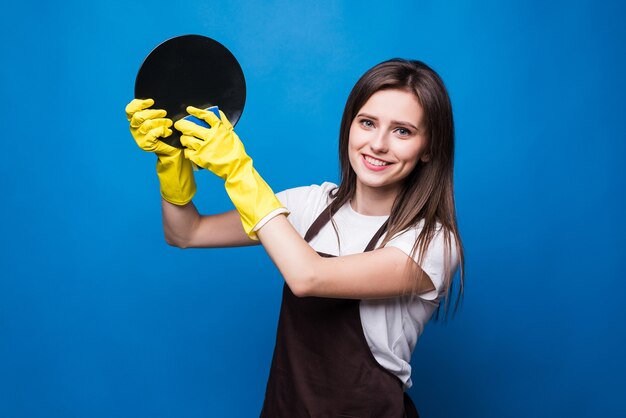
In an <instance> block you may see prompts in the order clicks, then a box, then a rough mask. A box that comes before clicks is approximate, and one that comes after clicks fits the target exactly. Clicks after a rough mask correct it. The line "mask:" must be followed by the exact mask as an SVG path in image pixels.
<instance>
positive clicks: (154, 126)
mask: <svg viewBox="0 0 626 418" xmlns="http://www.w3.org/2000/svg"><path fill="white" fill-rule="evenodd" d="M152 104H153V102H152V101H151V100H133V102H131V103H130V104H129V105H128V107H127V109H126V110H127V114H128V118H129V121H130V124H131V132H132V134H133V136H134V138H135V140H136V141H137V143H138V144H139V146H140V147H141V148H143V149H144V150H148V151H153V152H155V153H156V154H157V157H158V158H157V173H158V175H159V178H160V180H161V194H162V196H163V205H162V209H163V226H164V230H165V237H166V240H167V242H168V243H170V244H171V245H174V246H177V247H181V248H187V247H225V246H237V245H251V244H256V243H258V242H259V241H260V243H261V244H262V245H263V246H264V247H265V249H266V251H267V252H268V254H269V255H270V257H271V258H272V260H273V261H274V263H275V264H276V266H277V267H278V269H279V270H280V272H281V274H282V275H283V277H284V279H285V282H286V285H285V286H284V291H283V301H282V306H281V313H280V319H279V324H278V331H277V337H276V347H275V351H274V357H273V361H272V366H271V370H270V376H269V380H268V384H267V388H266V396H265V402H264V406H263V411H262V413H261V415H262V416H263V417H310V416H314V417H317V416H320V417H322V416H323V417H326V416H339V417H366V416H367V417H404V416H408V417H411V416H417V412H416V410H415V407H414V406H413V405H412V403H411V401H410V399H409V398H408V396H406V395H405V394H404V390H405V389H407V388H408V387H410V386H411V378H410V375H411V367H410V364H409V363H410V359H411V353H412V352H413V349H414V347H415V344H416V342H417V339H418V337H419V335H420V334H421V332H422V330H423V328H424V325H425V324H426V322H427V321H428V320H429V319H430V317H431V316H432V314H433V312H434V311H435V310H436V309H437V307H438V306H439V305H440V303H445V302H447V301H448V295H449V293H450V288H451V284H452V278H453V276H454V273H455V271H456V269H457V267H458V266H459V265H460V266H461V283H460V285H461V286H460V288H459V296H460V295H461V294H462V285H463V269H462V267H463V249H462V245H461V240H460V236H459V232H458V228H457V223H456V214H455V207H454V195H453V182H452V180H453V176H452V173H453V157H454V127H453V119H452V109H451V105H450V100H449V97H448V94H447V91H446V89H445V86H444V84H443V82H442V81H441V79H440V78H439V76H438V75H437V74H436V73H435V72H434V71H433V70H432V69H430V68H429V67H428V66H426V65H425V64H424V63H422V62H420V61H408V60H401V59H394V60H390V61H386V62H383V63H381V64H378V65H376V66H375V67H373V68H372V69H370V70H369V71H367V72H366V73H365V74H364V75H363V76H362V77H361V78H360V79H359V81H358V82H357V83H356V85H355V86H354V88H353V90H352V92H351V93H350V96H349V97H348V101H347V104H346V107H345V110H344V114H343V118H342V121H341V128H340V135H339V158H340V162H341V183H340V184H339V185H338V186H336V185H334V184H332V183H323V184H321V185H313V186H308V187H300V188H295V189H290V190H286V191H283V192H281V193H278V195H277V196H275V195H274V194H273V192H272V190H271V189H270V188H269V186H268V185H267V184H266V183H265V182H264V181H263V179H262V178H261V176H260V175H259V174H258V173H257V172H256V170H255V169H254V167H253V166H252V160H251V159H250V157H249V156H248V155H247V154H246V153H245V150H244V148H243V145H242V143H241V141H240V140H239V138H238V137H237V135H236V134H235V133H234V131H233V129H232V126H231V125H230V123H229V122H228V120H227V119H226V117H225V116H224V114H221V119H219V118H217V117H216V116H215V115H214V114H213V113H212V112H208V111H204V110H201V109H196V108H192V107H190V108H188V112H189V113H190V114H192V115H194V116H196V117H198V118H201V119H203V120H205V121H206V122H207V123H209V125H210V126H211V128H210V129H208V128H203V127H200V126H198V125H196V124H194V123H193V122H190V121H187V120H180V121H178V122H176V124H175V125H174V128H175V129H178V130H179V131H181V132H182V134H183V135H182V136H181V142H182V143H183V145H184V146H185V147H186V149H185V150H184V151H182V150H179V149H175V148H172V147H170V146H168V145H166V144H164V143H163V142H161V141H159V138H160V137H166V136H168V135H170V134H171V132H172V131H171V129H170V128H171V126H172V121H171V120H169V119H167V118H166V115H165V112H164V111H162V110H153V109H150V108H149V107H150V106H151V105H152ZM190 161H193V162H194V163H195V164H197V165H198V166H201V167H204V168H206V169H208V170H211V171H212V172H213V173H215V174H217V175H218V176H220V177H222V178H223V179H224V180H225V187H226V190H227V192H228V194H229V196H230V198H231V200H233V203H234V204H235V207H236V208H237V211H232V212H227V213H223V214H218V215H209V216H202V215H200V214H199V213H198V211H197V210H196V208H195V207H194V205H193V203H191V198H192V197H193V195H194V193H195V183H194V181H193V173H192V170H191V164H190ZM285 215H288V216H285ZM242 226H243V227H242ZM446 305H447V303H446Z"/></svg>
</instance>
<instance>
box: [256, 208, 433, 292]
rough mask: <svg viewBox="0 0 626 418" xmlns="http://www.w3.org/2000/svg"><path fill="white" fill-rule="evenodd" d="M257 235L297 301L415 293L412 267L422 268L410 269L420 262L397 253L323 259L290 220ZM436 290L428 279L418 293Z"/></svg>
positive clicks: (279, 218)
mask: <svg viewBox="0 0 626 418" xmlns="http://www.w3.org/2000/svg"><path fill="white" fill-rule="evenodd" d="M257 235H258V237H259V239H260V241H261V243H262V244H263V247H265V250H266V251H267V253H268V254H269V256H270V258H271V259H272V261H273V262H274V264H276V266H277V267H278V269H279V270H280V272H281V274H282V275H283V277H284V279H285V281H286V282H287V284H288V285H289V288H290V289H291V291H292V292H293V293H294V294H295V295H296V296H319V297H335V298H355V299H370V298H386V297H393V296H399V295H402V294H406V293H410V292H412V291H414V281H415V280H416V278H415V270H414V269H411V268H409V267H410V266H412V267H417V268H418V269H419V266H417V265H415V264H413V265H411V264H409V263H415V261H413V259H411V258H409V257H408V256H407V255H406V254H405V253H403V252H402V251H401V250H399V249H397V248H381V249H377V250H374V251H370V252H366V253H361V254H353V255H347V256H340V257H333V258H325V257H321V256H319V255H318V254H317V253H316V252H315V250H313V248H311V246H309V244H308V243H307V242H306V241H304V240H303V239H302V237H300V235H299V234H298V233H297V231H296V230H295V229H294V228H293V226H292V225H291V224H290V223H289V221H288V220H287V218H286V217H284V216H277V217H275V218H273V219H271V220H270V221H269V222H267V223H266V224H265V225H264V226H263V227H261V229H259V230H258V231H257ZM426 277H428V276H427V275H426ZM434 288H435V287H434V285H433V283H432V282H431V281H430V279H428V280H424V281H422V283H420V284H419V287H418V288H417V293H418V294H419V293H424V292H428V291H431V290H433V289H434Z"/></svg>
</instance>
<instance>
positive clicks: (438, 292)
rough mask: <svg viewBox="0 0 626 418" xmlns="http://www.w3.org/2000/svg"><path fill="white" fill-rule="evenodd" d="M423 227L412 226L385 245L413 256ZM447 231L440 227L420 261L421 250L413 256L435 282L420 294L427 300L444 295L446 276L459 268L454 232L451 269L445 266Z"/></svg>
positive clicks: (451, 244)
mask: <svg viewBox="0 0 626 418" xmlns="http://www.w3.org/2000/svg"><path fill="white" fill-rule="evenodd" d="M421 230H422V228H421V227H415V228H411V229H409V230H407V231H405V232H403V233H401V234H399V235H397V236H396V237H394V238H392V239H391V240H390V241H389V242H388V243H387V244H386V245H385V246H386V247H395V248H398V249H399V250H401V251H402V252H404V253H405V254H406V255H407V256H409V257H411V251H412V250H413V245H414V244H415V242H416V241H417V237H418V236H419V233H420V232H421ZM444 235H445V231H444V229H443V228H441V227H438V228H437V231H436V232H435V235H434V236H433V239H432V241H431V242H430V244H429V246H428V249H427V250H426V252H425V254H424V259H423V260H422V261H421V262H419V261H418V257H419V251H417V252H416V254H415V255H414V256H413V259H414V260H415V262H416V263H418V265H419V266H420V267H421V269H422V270H424V272H425V273H426V274H428V277H430V280H431V281H432V282H433V285H434V286H435V289H434V290H432V291H430V292H426V293H422V294H420V295H419V296H420V297H421V298H422V299H425V300H435V299H437V298H439V297H440V296H442V295H443V293H444V292H445V290H446V289H445V285H446V277H448V275H449V277H450V278H452V277H453V276H454V273H455V272H456V269H457V268H458V253H457V249H456V240H455V239H454V234H450V271H449V273H448V272H446V268H445V261H446V260H445V257H446V251H445V239H444Z"/></svg>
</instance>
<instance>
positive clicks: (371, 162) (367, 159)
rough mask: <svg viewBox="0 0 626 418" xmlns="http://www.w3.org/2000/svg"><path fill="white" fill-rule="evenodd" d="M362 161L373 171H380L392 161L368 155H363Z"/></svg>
mask: <svg viewBox="0 0 626 418" xmlns="http://www.w3.org/2000/svg"><path fill="white" fill-rule="evenodd" d="M363 163H364V164H365V166H366V167H367V168H369V169H370V170H373V171H381V170H384V169H385V168H387V167H389V166H390V165H391V164H392V163H390V162H388V161H384V160H379V159H378V158H374V157H372V156H370V155H363Z"/></svg>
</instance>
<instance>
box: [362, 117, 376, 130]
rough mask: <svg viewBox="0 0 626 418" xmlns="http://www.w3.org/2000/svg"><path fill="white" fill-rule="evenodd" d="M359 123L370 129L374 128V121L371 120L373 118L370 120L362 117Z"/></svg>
mask: <svg viewBox="0 0 626 418" xmlns="http://www.w3.org/2000/svg"><path fill="white" fill-rule="evenodd" d="M359 124H361V126H362V127H364V128H368V129H370V128H373V127H374V122H372V121H371V120H369V119H361V120H360V121H359Z"/></svg>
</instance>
